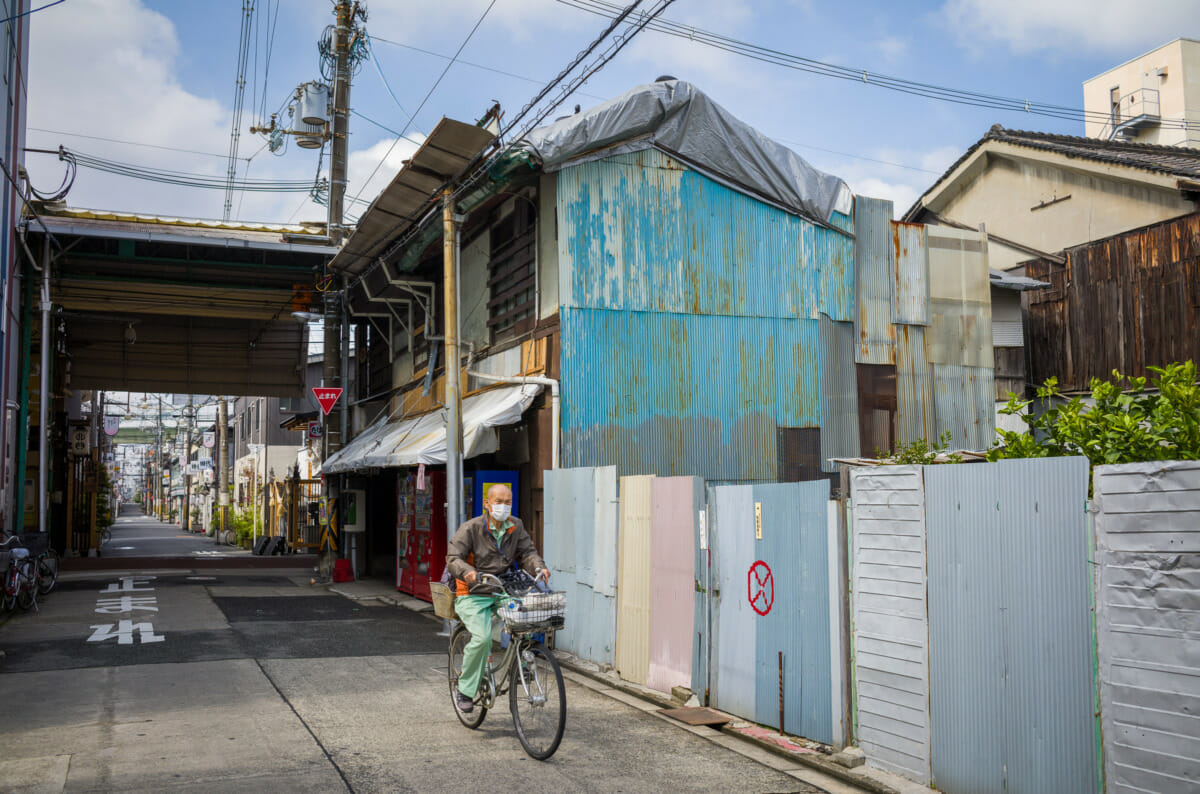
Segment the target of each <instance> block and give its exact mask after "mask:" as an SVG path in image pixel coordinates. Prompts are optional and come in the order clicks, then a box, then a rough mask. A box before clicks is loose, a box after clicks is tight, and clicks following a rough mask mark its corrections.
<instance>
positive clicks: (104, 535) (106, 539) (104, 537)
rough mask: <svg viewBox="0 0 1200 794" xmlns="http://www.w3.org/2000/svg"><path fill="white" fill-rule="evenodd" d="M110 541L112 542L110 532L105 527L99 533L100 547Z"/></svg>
mask: <svg viewBox="0 0 1200 794" xmlns="http://www.w3.org/2000/svg"><path fill="white" fill-rule="evenodd" d="M110 540H112V530H111V529H109V528H108V527H105V528H104V531H103V532H101V533H100V545H101V546H103V545H104V544H106V543H108V542H109V541H110Z"/></svg>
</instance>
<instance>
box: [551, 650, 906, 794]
mask: <svg viewBox="0 0 1200 794" xmlns="http://www.w3.org/2000/svg"><path fill="white" fill-rule="evenodd" d="M558 663H559V664H560V665H562V666H563V667H565V668H567V669H568V670H571V671H572V672H575V673H578V674H579V675H582V676H586V677H588V678H590V679H592V680H593V681H595V682H597V683H600V684H604V685H605V686H607V687H611V688H613V689H616V690H619V691H621V692H624V693H625V694H627V695H632V696H633V697H636V698H641V699H642V700H645V701H648V702H650V703H654V704H655V705H657V706H660V707H662V708H677V707H678V706H679V703H677V702H676V701H674V700H673V699H671V698H669V697H667V696H666V695H663V694H661V693H658V692H651V691H647V690H644V689H642V688H641V687H639V686H637V685H634V684H630V683H629V682H627V681H621V680H620V679H618V678H616V677H615V676H608V675H605V674H604V673H601V672H598V671H596V670H589V669H588V668H587V667H585V666H582V665H579V664H576V663H575V662H573V661H571V660H569V659H562V658H560V659H559V660H558ZM682 725H683V724H682V723H680V728H681V729H682ZM720 731H721V734H722V735H725V736H732V737H734V738H736V739H739V740H741V741H743V742H745V743H747V744H749V745H753V746H755V747H758V748H759V749H762V750H766V751H767V752H769V753H771V754H773V755H776V756H779V757H781V758H786V759H788V760H789V761H793V762H795V763H796V764H799V765H801V766H806V767H809V768H810V769H815V770H816V771H818V772H822V773H824V774H826V775H829V776H830V777H832V778H836V779H838V780H840V781H841V782H843V783H847V784H849V785H852V786H856V787H858V788H860V789H862V790H864V791H869V792H871V794H901V792H900V791H899V789H895V788H893V787H891V786H889V785H887V784H886V783H881V782H880V781H878V780H874V779H873V778H871V777H869V776H868V775H867V774H866V773H864V772H859V771H857V770H850V769H847V768H845V767H844V766H842V765H841V764H838V763H835V762H833V761H830V760H829V759H828V758H827V757H826V756H824V755H820V754H816V753H792V752H788V750H787V749H785V748H783V747H780V746H779V745H777V744H774V743H773V742H768V741H764V740H762V739H757V738H755V737H753V736H747V735H746V734H744V733H741V732H739V731H737V730H734V729H733V728H730V727H728V726H722V727H721V729H720ZM714 735H715V734H714ZM860 769H861V767H860Z"/></svg>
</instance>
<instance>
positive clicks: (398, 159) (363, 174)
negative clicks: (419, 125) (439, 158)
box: [346, 133, 425, 215]
mask: <svg viewBox="0 0 1200 794" xmlns="http://www.w3.org/2000/svg"><path fill="white" fill-rule="evenodd" d="M409 137H410V138H412V140H407V139H401V140H399V141H398V142H397V143H396V146H395V147H394V148H393V147H392V139H391V138H387V139H384V140H382V141H379V142H378V143H376V144H375V145H373V146H371V147H370V148H368V149H362V150H360V151H357V152H350V163H349V165H348V167H347V171H348V172H349V173H348V174H347V181H348V183H349V186H348V189H347V191H346V198H347V201H349V199H350V198H351V197H353V196H359V197H360V198H361V199H362V200H363V201H366V202H370V201H371V200H373V199H374V198H375V197H376V196H377V195H379V193H380V191H382V190H383V189H384V188H385V187H387V185H388V183H389V182H391V181H392V177H394V176H395V175H396V174H397V173H398V172H399V171H400V167H401V166H402V165H404V161H405V160H407V159H409V158H410V157H412V156H413V153H415V152H416V151H417V148H418V146H420V142H421V141H423V140H425V136H423V135H420V134H418V133H413V134H412V135H410V136H409ZM389 149H391V151H390V152H389V151H388V150H389ZM385 154H386V156H387V159H384V155H385ZM376 166H378V170H376ZM372 173H374V176H372ZM368 178H369V179H370V181H369V182H368V181H366V180H367V179H368ZM364 182H365V184H364ZM365 208H366V205H362V204H359V205H353V206H352V205H350V204H349V203H347V205H346V209H347V211H349V212H351V213H353V214H354V215H358V214H359V213H361V212H362V211H363V210H364V209H365Z"/></svg>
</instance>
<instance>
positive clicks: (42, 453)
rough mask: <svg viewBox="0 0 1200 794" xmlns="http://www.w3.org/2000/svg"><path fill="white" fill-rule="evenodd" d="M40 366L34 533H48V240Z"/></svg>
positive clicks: (44, 252) (44, 253)
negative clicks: (36, 517) (39, 431)
mask: <svg viewBox="0 0 1200 794" xmlns="http://www.w3.org/2000/svg"><path fill="white" fill-rule="evenodd" d="M41 352H42V364H41V367H42V369H41V374H40V375H39V376H38V391H39V392H40V393H39V395H38V419H39V421H40V430H41V433H40V434H39V435H40V436H41V437H40V438H39V439H38V532H49V531H50V527H49V526H48V525H47V523H46V505H47V503H48V501H49V499H48V498H47V494H46V487H47V485H48V483H47V482H46V473H47V466H48V464H49V461H50V445H49V441H48V439H49V438H50V428H49V427H48V426H47V425H46V422H47V421H48V417H49V413H50V412H49V408H50V236H49V235H47V236H46V239H45V240H43V242H42V351H41Z"/></svg>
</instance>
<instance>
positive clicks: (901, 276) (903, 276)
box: [892, 223, 929, 325]
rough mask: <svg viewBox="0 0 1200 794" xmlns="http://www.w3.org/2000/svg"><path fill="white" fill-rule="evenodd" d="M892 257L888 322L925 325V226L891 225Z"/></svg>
mask: <svg viewBox="0 0 1200 794" xmlns="http://www.w3.org/2000/svg"><path fill="white" fill-rule="evenodd" d="M892 256H893V258H894V261H895V268H896V277H895V286H894V289H893V291H892V322H894V323H902V324H906V325H928V324H929V252H928V249H927V248H926V242H925V225H924V224H921V223H893V224H892Z"/></svg>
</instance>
